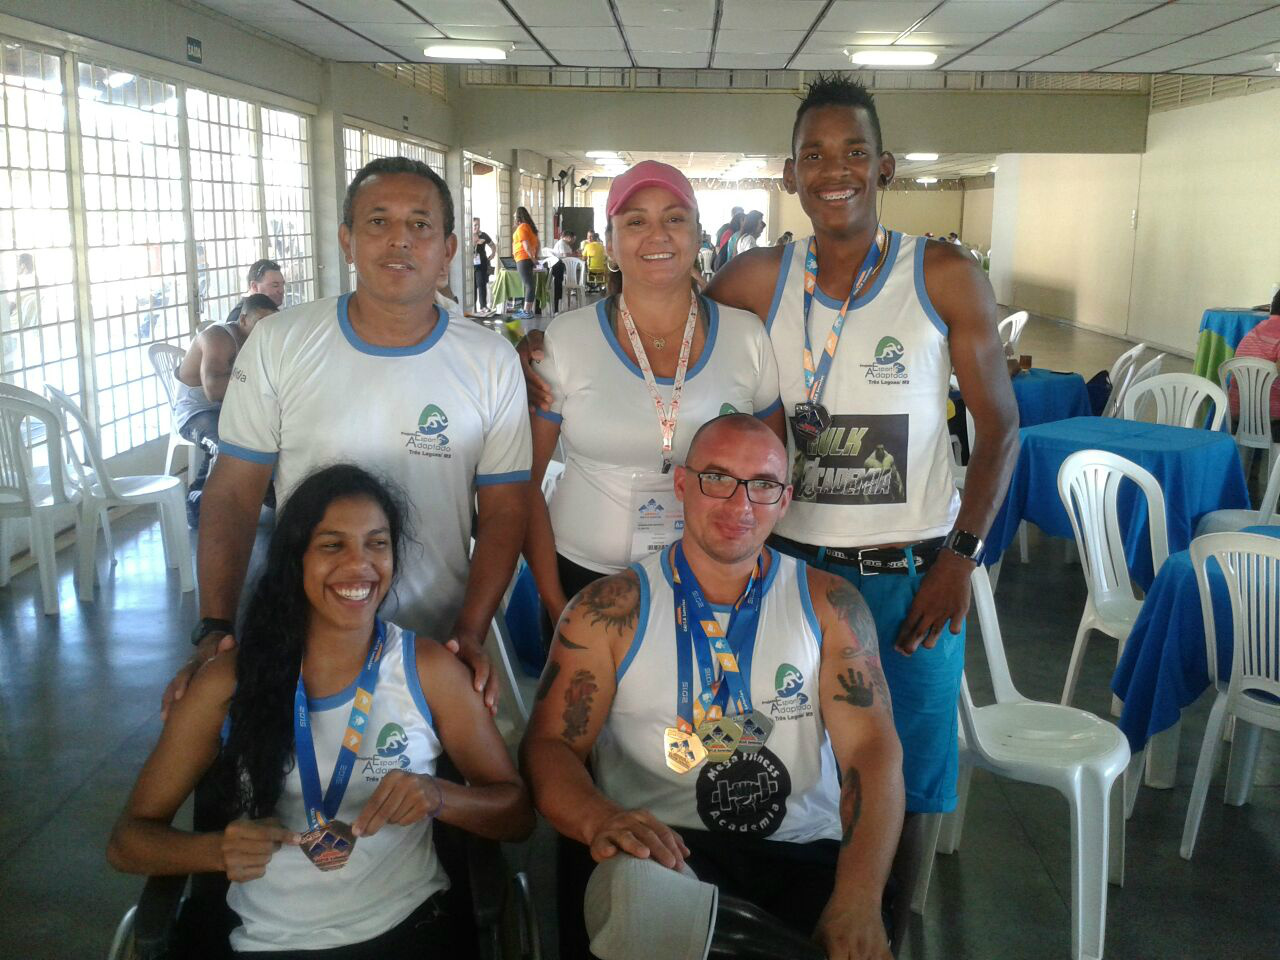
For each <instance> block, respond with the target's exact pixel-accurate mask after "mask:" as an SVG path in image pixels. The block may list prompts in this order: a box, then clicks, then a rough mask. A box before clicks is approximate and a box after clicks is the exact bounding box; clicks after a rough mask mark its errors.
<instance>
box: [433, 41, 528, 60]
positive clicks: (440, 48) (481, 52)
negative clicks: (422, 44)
mask: <svg viewBox="0 0 1280 960" xmlns="http://www.w3.org/2000/svg"><path fill="white" fill-rule="evenodd" d="M422 52H423V54H425V55H426V56H428V57H436V58H438V59H441V60H505V59H507V51H506V50H505V49H504V48H503V47H491V46H483V45H480V46H468V45H465V44H461V43H457V42H453V43H433V44H432V45H431V46H429V47H427V48H426V49H425V50H423V51H422Z"/></svg>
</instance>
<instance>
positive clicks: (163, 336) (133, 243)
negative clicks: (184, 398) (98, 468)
mask: <svg viewBox="0 0 1280 960" xmlns="http://www.w3.org/2000/svg"><path fill="white" fill-rule="evenodd" d="M78 82H79V93H78V99H79V109H80V151H81V157H82V162H83V164H84V194H85V228H86V230H85V244H86V246H87V248H88V249H87V252H88V263H89V276H88V281H89V295H90V302H91V320H92V324H93V339H92V343H93V351H92V355H93V363H94V384H95V390H96V399H97V408H98V431H99V434H100V436H101V438H102V452H103V453H104V454H105V455H106V456H108V457H111V456H114V455H115V454H117V453H120V452H122V451H124V450H129V449H131V448H133V447H136V446H139V445H140V444H143V443H145V442H146V441H148V440H151V439H153V438H155V437H159V436H161V434H162V432H163V431H167V430H168V429H169V414H168V411H167V410H162V409H161V405H162V404H164V403H165V396H164V393H163V391H162V390H161V388H160V385H159V384H158V383H157V382H156V378H155V376H154V375H152V373H151V368H150V363H149V361H148V360H147V357H146V353H145V348H146V347H147V346H148V345H150V344H152V343H157V342H161V341H167V342H171V343H174V344H178V345H185V341H186V340H187V338H188V337H189V335H190V329H191V326H190V310H189V304H188V300H189V297H190V291H189V289H188V282H187V260H186V253H187V251H186V229H185V224H184V222H183V204H182V161H181V157H180V154H179V148H178V94H177V89H176V87H175V86H174V84H172V83H168V82H166V81H164V80H160V79H155V78H152V77H146V76H138V75H135V74H132V73H129V72H126V71H122V70H117V69H115V68H113V67H110V66H107V65H105V64H100V63H91V62H85V61H82V62H81V63H80V64H79V65H78ZM162 414H163V416H162ZM162 424H163V431H162Z"/></svg>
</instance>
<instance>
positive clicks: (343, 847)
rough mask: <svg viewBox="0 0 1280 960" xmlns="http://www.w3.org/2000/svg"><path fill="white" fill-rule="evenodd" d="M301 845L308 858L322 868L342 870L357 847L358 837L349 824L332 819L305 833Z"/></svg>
mask: <svg viewBox="0 0 1280 960" xmlns="http://www.w3.org/2000/svg"><path fill="white" fill-rule="evenodd" d="M299 846H301V847H302V852H303V853H305V854H306V855H307V859H308V860H310V861H311V862H312V863H314V864H315V865H316V866H317V867H319V868H320V869H321V870H326V871H327V870H341V869H342V868H343V867H345V866H346V865H347V860H348V859H350V857H351V851H352V850H354V849H355V846H356V837H355V834H354V833H352V832H351V827H350V825H349V824H346V823H343V822H342V821H341V820H330V821H329V822H328V823H326V824H325V825H324V826H322V827H318V828H316V829H315V830H311V831H309V832H307V833H304V834H303V835H302V840H301V841H300V843H299Z"/></svg>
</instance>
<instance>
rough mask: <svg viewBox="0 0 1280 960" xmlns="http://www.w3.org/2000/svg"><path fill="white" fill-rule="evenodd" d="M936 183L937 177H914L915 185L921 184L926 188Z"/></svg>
mask: <svg viewBox="0 0 1280 960" xmlns="http://www.w3.org/2000/svg"><path fill="white" fill-rule="evenodd" d="M937 182H938V178H937V177H916V183H920V184H923V185H924V186H926V187H927V186H928V185H929V184H931V183H937Z"/></svg>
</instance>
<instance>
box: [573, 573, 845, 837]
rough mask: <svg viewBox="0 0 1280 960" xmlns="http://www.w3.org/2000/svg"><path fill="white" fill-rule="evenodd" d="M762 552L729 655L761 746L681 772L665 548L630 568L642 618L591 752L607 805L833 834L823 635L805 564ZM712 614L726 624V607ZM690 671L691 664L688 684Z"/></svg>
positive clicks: (686, 819) (681, 822)
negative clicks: (752, 606) (765, 562)
mask: <svg viewBox="0 0 1280 960" xmlns="http://www.w3.org/2000/svg"><path fill="white" fill-rule="evenodd" d="M769 553H770V557H771V560H770V565H769V569H768V571H767V572H766V573H765V580H764V585H763V590H764V594H763V597H762V598H761V607H760V619H759V624H758V629H757V631H756V642H755V646H754V648H753V649H752V651H751V654H750V657H749V659H745V658H744V659H740V660H739V666H740V667H741V669H742V673H743V675H744V676H746V677H748V678H749V682H750V692H751V704H752V707H753V708H754V709H755V710H759V711H761V712H763V713H764V714H765V715H766V716H767V717H769V718H770V719H771V720H772V721H773V724H774V726H773V732H772V733H771V734H770V736H769V739H768V742H767V743H766V744H765V746H764V747H763V748H762V749H761V750H760V752H759V753H757V754H754V755H748V756H743V755H741V754H735V755H734V756H733V757H732V758H730V759H729V760H727V761H725V762H724V763H720V764H716V763H712V762H711V761H710V760H706V761H704V762H703V763H702V764H701V765H700V766H699V767H698V768H697V769H696V770H693V771H691V772H689V773H686V774H677V773H674V772H672V771H671V770H670V769H668V768H667V765H666V754H665V751H664V748H663V731H664V730H665V729H666V728H667V727H670V726H673V725H674V724H675V722H676V716H677V713H676V689H677V687H676V685H677V677H676V669H677V666H676V631H675V596H674V593H673V591H672V586H671V564H670V560H669V555H670V551H669V550H667V551H663V552H662V553H660V554H655V555H654V556H652V557H649V558H648V559H646V560H644V561H642V562H641V563H638V564H633V565H632V567H631V569H632V570H634V571H635V572H636V574H637V576H638V577H639V578H640V614H639V618H638V620H637V623H636V635H635V639H634V640H633V641H632V644H631V647H630V649H629V650H628V651H627V655H626V657H625V658H624V659H623V661H622V664H621V665H620V666H619V667H618V671H617V683H618V688H617V693H616V694H615V696H614V700H613V707H612V709H611V710H610V711H609V718H608V720H606V722H605V725H604V727H603V728H602V729H601V731H600V736H599V738H598V739H597V741H596V746H595V751H594V753H593V756H592V766H593V769H594V770H595V777H596V784H597V786H599V788H600V790H601V791H602V792H603V793H604V794H605V795H606V796H607V797H609V798H610V799H611V800H613V801H614V802H616V803H618V804H621V805H622V806H624V807H626V808H627V809H637V808H643V809H646V810H648V811H649V812H650V813H652V814H653V815H654V816H655V817H657V818H658V819H659V820H661V821H662V822H663V823H665V824H667V825H668V826H672V827H677V828H679V827H687V828H692V829H695V830H709V831H714V832H717V833H731V834H738V835H744V836H757V837H768V838H770V839H772V840H786V841H791V842H795V843H808V842H810V841H813V840H823V839H832V840H836V839H839V838H840V809H839V802H840V786H839V781H838V778H837V776H836V767H835V756H834V754H833V753H832V751H831V741H830V739H829V738H828V737H827V731H826V727H825V726H824V724H823V722H822V708H821V704H820V702H819V697H818V673H819V669H820V667H821V660H822V631H821V629H820V628H819V625H818V620H817V617H816V615H815V614H814V612H813V603H812V601H811V600H810V597H809V581H808V577H807V576H806V574H805V566H804V564H803V563H801V562H800V561H798V560H795V559H793V558H791V557H786V556H782V555H781V554H779V553H778V552H777V551H776V550H770V551H769ZM716 612H717V616H718V617H719V618H720V619H721V622H722V625H725V624H727V622H728V615H729V608H727V607H717V608H716ZM697 675H698V671H697V670H696V669H695V670H694V676H695V681H694V682H695V684H699V683H700V681H699V680H698V679H696V678H697ZM698 689H700V686H699V688H698ZM694 693H695V696H696V693H697V690H696V689H695V691H694Z"/></svg>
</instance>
